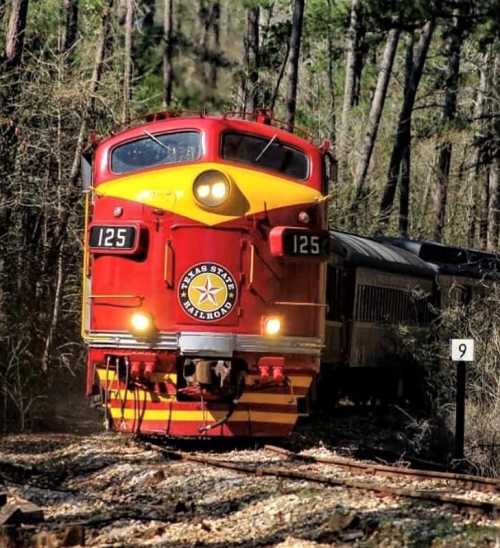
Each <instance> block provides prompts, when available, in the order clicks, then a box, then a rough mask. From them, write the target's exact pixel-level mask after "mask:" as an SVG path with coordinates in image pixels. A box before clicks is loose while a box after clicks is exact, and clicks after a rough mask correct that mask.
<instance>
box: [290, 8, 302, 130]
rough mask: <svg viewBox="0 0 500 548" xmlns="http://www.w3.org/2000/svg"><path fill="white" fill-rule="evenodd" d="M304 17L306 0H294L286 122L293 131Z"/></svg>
mask: <svg viewBox="0 0 500 548" xmlns="http://www.w3.org/2000/svg"><path fill="white" fill-rule="evenodd" d="M303 17H304V0H294V3H293V16H292V32H291V34H290V55H289V59H288V72H287V76H288V89H287V94H286V111H287V114H286V124H287V127H288V131H293V127H294V125H295V113H296V110H297V86H298V82H299V57H300V41H301V38H302V21H303Z"/></svg>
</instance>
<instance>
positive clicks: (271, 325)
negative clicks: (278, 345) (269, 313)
mask: <svg viewBox="0 0 500 548" xmlns="http://www.w3.org/2000/svg"><path fill="white" fill-rule="evenodd" d="M280 331H281V320H280V318H277V317H269V318H266V319H265V320H264V333H265V334H266V335H270V336H272V335H279V333H280Z"/></svg>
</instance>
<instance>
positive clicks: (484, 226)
mask: <svg viewBox="0 0 500 548" xmlns="http://www.w3.org/2000/svg"><path fill="white" fill-rule="evenodd" d="M488 167H489V168H490V167H491V165H490V166H488ZM489 204H490V169H486V171H485V172H483V184H482V186H481V207H480V211H481V214H480V218H479V246H480V247H481V249H483V250H486V247H487V245H488V217H489V216H488V212H489Z"/></svg>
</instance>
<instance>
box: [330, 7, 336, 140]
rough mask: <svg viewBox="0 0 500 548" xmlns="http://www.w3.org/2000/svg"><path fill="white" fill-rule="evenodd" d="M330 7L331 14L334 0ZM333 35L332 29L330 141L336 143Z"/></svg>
mask: <svg viewBox="0 0 500 548" xmlns="http://www.w3.org/2000/svg"><path fill="white" fill-rule="evenodd" d="M328 6H329V8H330V13H332V11H333V0H328ZM333 56H334V52H333V35H332V31H331V29H330V30H329V32H328V92H329V94H330V119H331V122H330V131H329V134H330V141H331V142H332V143H335V142H336V139H337V117H336V114H335V106H336V103H337V96H336V91H335V69H334V64H333Z"/></svg>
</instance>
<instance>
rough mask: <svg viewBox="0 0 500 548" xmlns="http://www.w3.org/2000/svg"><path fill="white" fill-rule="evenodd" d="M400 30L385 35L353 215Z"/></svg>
mask: <svg viewBox="0 0 500 548" xmlns="http://www.w3.org/2000/svg"><path fill="white" fill-rule="evenodd" d="M399 35H400V31H399V30H397V29H392V30H391V31H389V34H388V36H387V42H386V45H385V50H384V56H383V59H382V66H381V67H380V71H379V73H378V79H377V86H376V88H375V94H374V95H373V99H372V103H371V107H370V113H369V115H368V128H367V130H366V135H365V139H364V143H363V149H362V152H361V158H360V160H359V162H358V164H357V166H358V167H357V170H356V176H355V178H354V186H355V189H356V191H355V195H354V200H353V202H352V204H351V213H352V214H353V220H354V218H355V217H354V215H355V214H356V211H357V210H358V206H359V202H360V200H361V199H362V198H363V187H364V183H365V180H366V175H367V173H368V167H369V165H370V159H371V157H372V153H373V148H374V146H375V141H376V139H377V132H378V127H379V124H380V117H381V116H382V111H383V109H384V103H385V98H386V96H387V87H388V86H389V80H390V78H391V73H392V66H393V64H394V57H395V56H396V50H397V47H398V40H399Z"/></svg>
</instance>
